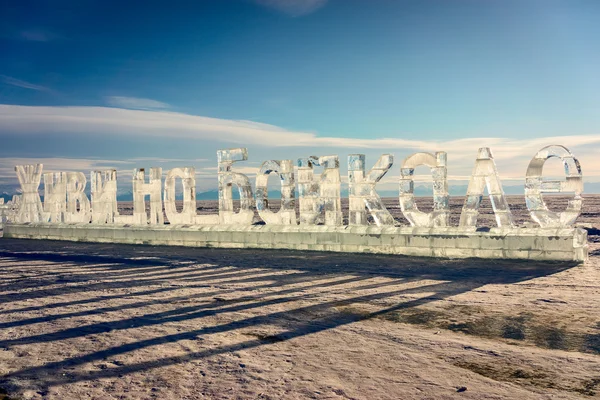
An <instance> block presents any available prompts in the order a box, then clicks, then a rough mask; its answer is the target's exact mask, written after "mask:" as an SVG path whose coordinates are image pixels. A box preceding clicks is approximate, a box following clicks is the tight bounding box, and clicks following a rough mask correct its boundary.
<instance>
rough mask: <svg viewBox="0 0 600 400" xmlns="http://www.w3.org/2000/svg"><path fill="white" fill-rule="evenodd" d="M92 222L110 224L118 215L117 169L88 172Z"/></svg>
mask: <svg viewBox="0 0 600 400" xmlns="http://www.w3.org/2000/svg"><path fill="white" fill-rule="evenodd" d="M90 181H91V197H92V223H93V224H112V223H114V222H115V218H116V217H117V216H118V215H119V211H118V209H117V170H115V169H108V170H105V171H92V172H91V174H90Z"/></svg>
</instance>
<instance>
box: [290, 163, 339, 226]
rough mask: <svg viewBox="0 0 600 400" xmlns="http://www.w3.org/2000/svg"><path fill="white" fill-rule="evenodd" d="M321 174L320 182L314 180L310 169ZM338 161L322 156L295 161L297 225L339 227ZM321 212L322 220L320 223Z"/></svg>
mask: <svg viewBox="0 0 600 400" xmlns="http://www.w3.org/2000/svg"><path fill="white" fill-rule="evenodd" d="M315 165H316V166H322V167H323V168H324V169H325V170H324V171H323V173H322V174H321V177H320V180H319V181H316V180H315V179H314V171H313V166H315ZM340 182H341V180H340V161H339V158H338V156H322V157H315V156H311V157H309V158H300V159H298V200H299V202H300V204H299V205H300V224H301V225H315V224H320V223H325V225H342V223H343V217H342V203H341V199H340V197H341V196H340V191H341V183H340ZM323 211H324V212H325V219H324V220H323Z"/></svg>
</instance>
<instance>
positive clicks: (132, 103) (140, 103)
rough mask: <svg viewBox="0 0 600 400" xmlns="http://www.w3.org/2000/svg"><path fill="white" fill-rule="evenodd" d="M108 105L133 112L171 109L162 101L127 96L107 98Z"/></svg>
mask: <svg viewBox="0 0 600 400" xmlns="http://www.w3.org/2000/svg"><path fill="white" fill-rule="evenodd" d="M106 104H108V105H109V106H112V107H118V108H127V109H133V110H164V109H167V108H170V106H169V105H168V104H167V103H163V102H161V101H156V100H152V99H143V98H139V97H125V96H108V97H106Z"/></svg>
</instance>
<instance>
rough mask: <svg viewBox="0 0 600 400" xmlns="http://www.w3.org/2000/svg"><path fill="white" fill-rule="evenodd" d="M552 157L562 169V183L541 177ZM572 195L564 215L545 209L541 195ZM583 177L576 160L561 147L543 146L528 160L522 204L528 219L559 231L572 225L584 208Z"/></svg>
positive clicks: (567, 150)
mask: <svg viewBox="0 0 600 400" xmlns="http://www.w3.org/2000/svg"><path fill="white" fill-rule="evenodd" d="M551 157H558V158H560V159H561V160H562V162H563V164H564V167H565V174H566V176H567V179H566V180H565V181H549V180H544V179H543V178H542V171H543V168H544V163H545V162H546V160H547V159H549V158H551ZM563 192H574V193H575V195H574V197H573V199H571V200H569V202H568V205H567V208H566V210H565V211H563V212H553V211H550V210H548V207H547V206H546V203H545V202H544V198H543V196H542V193H563ZM582 192H583V177H582V175H581V166H580V165H579V161H578V160H577V159H576V158H575V156H573V154H572V153H571V152H570V151H569V149H567V148H566V147H564V146H559V145H550V146H546V147H544V148H543V149H541V150H540V151H538V152H537V154H536V155H535V156H534V157H533V158H532V159H531V161H530V162H529V167H528V168H527V175H526V178H525V201H526V203H527V208H528V209H529V212H530V214H531V218H532V219H533V220H534V221H535V222H537V223H538V224H540V226H541V227H542V228H559V227H566V226H570V225H573V223H574V222H575V220H576V219H577V217H578V216H579V214H580V213H581V207H582V205H583V198H582V197H581V193H582Z"/></svg>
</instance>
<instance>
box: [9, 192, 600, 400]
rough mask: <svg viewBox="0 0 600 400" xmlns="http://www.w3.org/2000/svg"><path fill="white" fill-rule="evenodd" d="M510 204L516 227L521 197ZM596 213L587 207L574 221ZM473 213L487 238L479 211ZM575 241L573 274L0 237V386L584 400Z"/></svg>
mask: <svg viewBox="0 0 600 400" xmlns="http://www.w3.org/2000/svg"><path fill="white" fill-rule="evenodd" d="M384 200H385V199H384ZM562 201H563V198H561V199H555V198H553V197H552V196H548V197H547V198H546V202H549V206H550V207H552V208H554V207H557V206H559V205H562V204H563V202H562ZM565 201H566V200H565ZM393 202H394V203H396V204H397V199H394V200H393ZM390 204H391V202H390ZM461 204H462V200H461V199H457V201H456V202H455V203H451V208H453V209H454V208H456V210H457V211H460V207H461ZM511 205H512V206H513V209H514V210H518V211H517V212H515V213H514V217H515V219H516V220H519V221H520V220H521V219H523V218H528V214H527V209H526V207H525V204H524V200H523V199H522V198H521V199H519V201H518V202H515V203H512V204H511ZM419 207H420V208H421V209H428V208H430V207H431V202H430V203H424V202H423V203H419ZM388 208H389V209H390V210H392V212H399V210H397V209H392V208H391V206H388ZM214 209H216V207H214ZM599 210H600V198H598V197H588V198H587V199H586V207H585V209H584V215H582V217H581V218H582V222H583V223H590V224H592V223H597V221H598V218H600V214H599ZM121 211H122V212H125V211H124V210H121ZM213 212H214V211H213ZM480 212H481V220H482V221H481V222H482V223H484V224H488V223H489V224H490V225H495V222H494V214H493V211H492V210H491V207H488V203H487V202H486V201H484V202H483V203H482V207H481V209H480ZM457 217H458V213H457V214H456V216H455V217H453V218H457ZM593 232H597V230H593V229H591V230H590V233H593ZM590 241H591V243H590V246H591V249H592V252H591V254H592V256H591V258H590V261H589V263H587V264H584V265H574V264H572V263H551V262H526V263H524V262H510V261H506V260H494V261H490V260H486V261H482V260H437V259H423V258H411V257H398V256H383V255H364V254H352V255H346V254H323V253H315V252H293V251H278V250H272V251H268V252H267V251H258V250H230V249H228V250H220V249H186V248H172V247H171V248H168V247H148V246H127V245H114V244H85V243H68V244H66V243H64V242H52V241H44V242H41V241H23V240H12V239H0V269H1V271H2V277H3V281H2V284H1V285H0V387H1V388H3V389H5V390H6V391H7V392H8V394H9V395H10V396H11V397H16V398H22V399H53V400H54V399H56V400H65V399H69V400H79V399H103V400H104V399H106V400H112V399H132V400H137V399H155V398H156V399H164V400H184V399H188V400H192V399H203V398H205V399H306V398H309V399H310V398H312V399H365V400H368V399H369V400H370V399H424V398H425V399H455V398H460V399H549V398H552V399H583V398H593V397H594V396H596V397H598V395H599V392H600V357H599V355H600V335H599V331H598V322H599V321H600V309H599V308H598V302H599V301H600V285H599V284H598V282H599V281H600V279H599V278H600V273H599V271H600V259H599V258H598V254H600V245H599V242H600V236H597V233H595V234H591V235H590Z"/></svg>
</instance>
